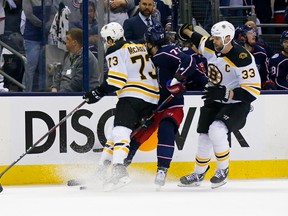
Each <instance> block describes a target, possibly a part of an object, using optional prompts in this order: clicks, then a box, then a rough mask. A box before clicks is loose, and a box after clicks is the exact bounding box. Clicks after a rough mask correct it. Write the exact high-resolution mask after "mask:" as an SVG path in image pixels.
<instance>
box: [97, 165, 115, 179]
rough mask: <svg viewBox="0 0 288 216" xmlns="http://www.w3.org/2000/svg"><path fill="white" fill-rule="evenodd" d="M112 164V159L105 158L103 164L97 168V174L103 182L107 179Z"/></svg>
mask: <svg viewBox="0 0 288 216" xmlns="http://www.w3.org/2000/svg"><path fill="white" fill-rule="evenodd" d="M110 164H111V161H109V160H105V161H104V163H103V165H99V166H98V168H97V170H96V176H97V178H98V180H100V181H101V182H105V181H106V180H107V175H108V169H109V166H110Z"/></svg>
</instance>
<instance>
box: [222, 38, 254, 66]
mask: <svg viewBox="0 0 288 216" xmlns="http://www.w3.org/2000/svg"><path fill="white" fill-rule="evenodd" d="M232 45H233V48H232V49H231V50H230V51H229V52H228V53H227V54H226V57H227V58H228V59H229V60H230V61H231V62H233V64H235V65H236V67H245V66H247V65H250V64H251V63H252V57H251V54H250V53H249V52H248V50H246V49H245V48H244V47H242V46H240V45H239V44H236V43H234V42H232Z"/></svg>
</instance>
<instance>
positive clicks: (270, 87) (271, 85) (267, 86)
mask: <svg viewBox="0 0 288 216" xmlns="http://www.w3.org/2000/svg"><path fill="white" fill-rule="evenodd" d="M262 89H263V90H277V88H276V84H275V83H274V82H273V81H272V80H267V81H266V82H265V83H264V84H263V87H262Z"/></svg>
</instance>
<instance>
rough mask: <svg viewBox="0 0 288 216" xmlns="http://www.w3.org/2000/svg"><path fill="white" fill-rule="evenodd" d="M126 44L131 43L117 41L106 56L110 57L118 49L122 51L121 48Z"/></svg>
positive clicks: (121, 40)
mask: <svg viewBox="0 0 288 216" xmlns="http://www.w3.org/2000/svg"><path fill="white" fill-rule="evenodd" d="M126 43H129V42H127V41H125V40H123V39H120V40H118V41H116V43H115V44H114V45H113V46H111V47H109V48H108V49H107V52H106V55H109V54H111V53H113V52H115V51H117V50H118V49H121V47H123V45H124V44H126Z"/></svg>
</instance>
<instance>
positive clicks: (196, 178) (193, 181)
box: [178, 166, 210, 187]
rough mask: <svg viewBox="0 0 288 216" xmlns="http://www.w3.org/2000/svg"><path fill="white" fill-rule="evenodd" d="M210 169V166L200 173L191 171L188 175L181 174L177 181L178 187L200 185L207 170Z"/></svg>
mask: <svg viewBox="0 0 288 216" xmlns="http://www.w3.org/2000/svg"><path fill="white" fill-rule="evenodd" d="M209 169H210V166H208V167H207V169H206V171H205V172H204V173H202V174H198V173H191V174H189V175H186V176H183V177H181V178H180V182H179V183H178V186H179V187H198V186H200V185H201V182H202V181H203V180H204V178H205V175H206V173H207V171H208V170H209Z"/></svg>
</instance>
